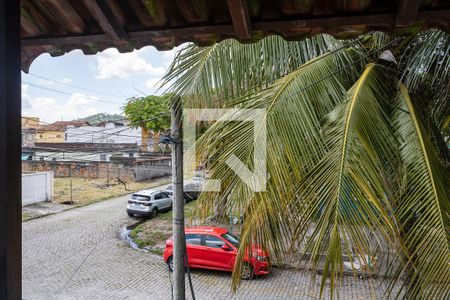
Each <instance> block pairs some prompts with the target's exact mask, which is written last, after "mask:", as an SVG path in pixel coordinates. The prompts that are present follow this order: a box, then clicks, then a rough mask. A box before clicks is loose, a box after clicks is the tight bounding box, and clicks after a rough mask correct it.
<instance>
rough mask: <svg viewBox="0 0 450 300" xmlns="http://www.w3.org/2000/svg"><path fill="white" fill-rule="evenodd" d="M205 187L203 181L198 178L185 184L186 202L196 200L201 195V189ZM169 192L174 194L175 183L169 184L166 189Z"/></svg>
mask: <svg viewBox="0 0 450 300" xmlns="http://www.w3.org/2000/svg"><path fill="white" fill-rule="evenodd" d="M202 187H203V181H202V180H199V179H196V180H194V179H193V182H188V183H186V184H185V185H184V188H183V189H184V199H185V201H186V202H189V201H191V200H196V199H197V198H198V196H199V195H200V191H201V189H202ZM165 191H166V192H167V193H168V194H170V195H171V196H172V195H173V185H172V184H169V185H168V186H167V188H166V190H165Z"/></svg>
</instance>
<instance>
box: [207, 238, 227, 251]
mask: <svg viewBox="0 0 450 300" xmlns="http://www.w3.org/2000/svg"><path fill="white" fill-rule="evenodd" d="M205 245H206V247H211V248H220V247H222V246H223V245H225V242H224V241H222V240H221V239H219V238H216V237H215V236H212V235H207V236H205Z"/></svg>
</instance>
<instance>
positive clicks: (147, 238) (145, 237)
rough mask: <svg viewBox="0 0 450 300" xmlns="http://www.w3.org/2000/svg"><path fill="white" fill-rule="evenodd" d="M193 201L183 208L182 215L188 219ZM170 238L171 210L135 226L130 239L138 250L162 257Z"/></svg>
mask: <svg viewBox="0 0 450 300" xmlns="http://www.w3.org/2000/svg"><path fill="white" fill-rule="evenodd" d="M194 205H195V201H191V202H189V203H187V204H186V205H185V207H184V214H185V216H186V218H189V216H190V215H191V211H192V209H193V207H194ZM170 236H172V210H170V211H168V212H165V213H160V214H159V215H158V216H157V217H156V218H154V219H148V220H146V221H145V222H144V223H142V224H140V225H139V226H136V228H134V229H133V230H132V231H131V232H130V237H131V238H132V239H133V240H134V242H135V243H136V245H137V246H138V247H139V248H144V247H147V248H148V249H149V251H150V252H151V253H154V254H158V255H162V254H163V251H164V247H165V241H166V240H167V239H168V238H169V237H170Z"/></svg>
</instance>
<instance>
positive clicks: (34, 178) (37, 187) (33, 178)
mask: <svg viewBox="0 0 450 300" xmlns="http://www.w3.org/2000/svg"><path fill="white" fill-rule="evenodd" d="M52 199H53V172H40V173H30V174H26V173H25V174H22V205H27V204H31V203H36V202H42V201H51V200H52Z"/></svg>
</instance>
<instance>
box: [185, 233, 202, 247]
mask: <svg viewBox="0 0 450 300" xmlns="http://www.w3.org/2000/svg"><path fill="white" fill-rule="evenodd" d="M186 244H189V245H201V244H202V235H201V234H186Z"/></svg>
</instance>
